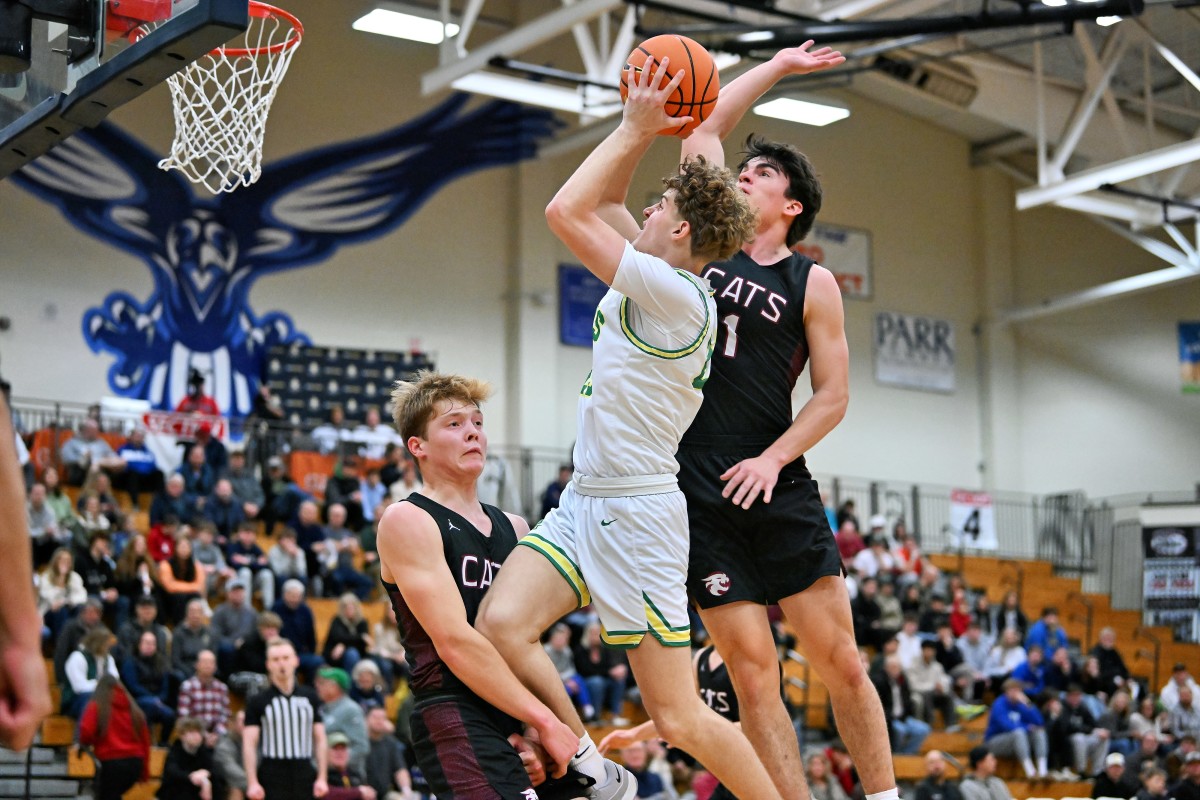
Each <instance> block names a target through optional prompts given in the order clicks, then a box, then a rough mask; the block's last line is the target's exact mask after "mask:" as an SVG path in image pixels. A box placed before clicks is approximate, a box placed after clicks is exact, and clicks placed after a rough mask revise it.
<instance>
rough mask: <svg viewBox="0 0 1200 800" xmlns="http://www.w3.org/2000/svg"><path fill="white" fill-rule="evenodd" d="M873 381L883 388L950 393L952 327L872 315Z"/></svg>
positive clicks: (939, 322) (947, 323) (953, 352)
mask: <svg viewBox="0 0 1200 800" xmlns="http://www.w3.org/2000/svg"><path fill="white" fill-rule="evenodd" d="M871 338H872V342H873V348H872V349H873V350H874V351H875V380H876V381H878V382H879V383H882V384H884V385H886V386H900V387H903V388H905V389H923V390H925V391H927V392H945V393H947V394H949V393H952V392H953V391H954V389H955V365H956V362H957V355H956V353H957V351H956V346H955V343H954V323H952V322H950V321H949V320H944V319H934V318H933V317H919V316H916V315H913V314H901V313H898V312H895V311H880V312H878V313H877V314H875V330H874V332H873V336H872V337H871Z"/></svg>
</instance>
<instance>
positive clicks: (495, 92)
mask: <svg viewBox="0 0 1200 800" xmlns="http://www.w3.org/2000/svg"><path fill="white" fill-rule="evenodd" d="M450 85H451V86H452V87H453V88H455V89H458V90H459V91H461V92H474V93H475V94H486V95H488V96H489V97H499V98H500V99H502V100H512V101H513V102H514V103H527V104H529V105H535V106H542V107H544V108H553V109H555V110H556V111H570V112H572V113H575V114H586V115H588V116H590V117H597V118H600V117H608V116H611V115H613V114H615V113H617V112H619V111H620V110H621V103H620V102H619V101H618V102H615V103H604V104H599V103H597V104H596V105H589V106H588V107H587V108H584V105H583V102H584V98H583V95H582V93H581V92H580V91H579V90H577V89H567V88H564V87H562V86H550V85H548V84H544V83H535V82H533V81H529V80H525V79H523V78H514V77H510V76H508V75H498V74H496V73H494V72H483V71H479V72H472V73H470V74H468V75H464V76H463V77H461V78H459V79H458V80H456V81H454V82H453V83H451V84H450ZM609 94H612V95H614V96H615V95H616V92H610V93H609Z"/></svg>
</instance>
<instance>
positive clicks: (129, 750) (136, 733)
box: [79, 675, 150, 800]
mask: <svg viewBox="0 0 1200 800" xmlns="http://www.w3.org/2000/svg"><path fill="white" fill-rule="evenodd" d="M79 743H80V744H81V745H83V746H84V747H90V748H91V750H92V752H93V753H94V754H95V756H96V760H97V761H99V762H100V769H99V772H98V773H97V775H96V784H95V797H96V800H121V796H122V795H123V794H125V792H127V791H129V789H130V787H132V786H133V785H134V784H135V783H137V782H138V781H140V780H147V779H148V778H149V777H150V766H149V765H150V726H149V725H147V724H146V717H145V715H144V714H142V710H141V709H140V708H138V707H137V704H136V703H134V702H133V700H132V698H130V696H129V692H128V691H127V690H126V689H125V686H124V684H122V683H121V682H120V681H119V680H117V679H116V678H114V677H113V676H111V675H105V676H104V677H102V678H101V679H100V680H99V681H98V682H97V684H96V690H95V691H94V692H93V693H92V698H91V700H89V701H88V704H87V706H86V707H85V708H84V709H83V716H82V717H81V718H80V720H79Z"/></svg>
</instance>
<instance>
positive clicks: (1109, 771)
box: [1092, 753, 1138, 800]
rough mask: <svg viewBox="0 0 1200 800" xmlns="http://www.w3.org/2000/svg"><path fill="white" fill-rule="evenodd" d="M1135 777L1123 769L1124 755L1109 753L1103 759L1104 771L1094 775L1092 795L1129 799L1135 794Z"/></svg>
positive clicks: (1122, 799)
mask: <svg viewBox="0 0 1200 800" xmlns="http://www.w3.org/2000/svg"><path fill="white" fill-rule="evenodd" d="M1137 791H1138V785H1137V778H1135V777H1134V776H1133V775H1131V774H1130V773H1129V770H1127V769H1125V756H1123V755H1121V754H1120V753H1109V754H1108V756H1106V757H1105V759H1104V771H1103V772H1101V773H1100V774H1099V775H1097V776H1096V783H1095V784H1093V786H1092V797H1119V798H1121V800H1129V798H1131V797H1133V796H1134V795H1135V794H1137Z"/></svg>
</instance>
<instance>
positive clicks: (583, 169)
mask: <svg viewBox="0 0 1200 800" xmlns="http://www.w3.org/2000/svg"><path fill="white" fill-rule="evenodd" d="M668 63H669V60H668V59H663V60H662V61H661V62H660V63H659V65H658V68H657V69H656V70H654V74H653V75H651V74H650V72H651V71H650V70H648V69H644V70H641V71H640V72H639V73H638V74H637V75H634V70H632V69H629V70H628V74H627V76H626V78H627V82H628V84H629V95H628V98H627V99H626V101H625V109H624V111H623V114H622V117H621V124H620V125H619V126H617V129H616V130H615V131H613V132H612V133H610V134H609V135H608V137H607V138H605V140H604V141H603V142H601V143H600V145H599V146H598V147H597V148H596V149H595V150H593V151H592V153H591V155H589V156H588V157H587V158H586V159H585V160H584V162H583V163H582V164H581V165H580V166H579V169H577V170H575V174H574V175H572V176H571V177H570V178H568V179H567V182H566V183H565V184H563V187H562V188H561V189H559V190H558V194H556V195H555V196H554V199H553V200H551V201H550V205H548V206H547V207H546V221H547V222H548V223H549V224H550V230H552V231H554V235H555V236H557V237H558V238H559V239H561V240H562V242H563V244H565V245H566V246H567V247H569V248H570V250H571V252H572V253H574V254H575V257H576V258H578V259H579V260H580V261H581V262H583V265H584V266H585V267H587V268H588V270H590V271H591V272H592V274H593V275H595V276H596V277H597V278H599V279H600V280H602V281H604V283H605V284H607V285H612V281H613V277H614V276H615V275H616V274H617V266H618V265H619V264H620V263H621V256H622V255H623V254H624V252H625V244H626V242H627V241H628V240H629V239H628V238H627V237H628V236H629V235H630V231H629V230H624V231H618V230H617V229H615V228H614V227H613V226H612V225H611V224H609V222H608V221H606V220H605V218H604V217H602V216H601V214H600V207H601V204H602V203H604V204H607V206H608V207H609V208H611V204H612V203H613V202H614V201H615V202H620V203H622V204H623V203H624V201H625V198H624V196H622V197H621V198H620V199H619V201H618V200H616V198H615V195H616V193H617V192H620V193H621V194H622V195H623V194H624V193H625V192H626V191H627V190H628V188H629V183H630V181H631V180H632V178H633V171H634V169H635V168H636V167H637V165H638V162H639V161H641V160H642V157H643V156H644V155H646V151H647V150H649V149H650V145H651V143H652V142H653V141H654V137H655V136H656V135H657V133H658V131H660V130H662V129H663V128H671V127H678V126H679V125H682V124H684V123H685V122H687V121H689V120H690V119H691V118H690V117H672V116H669V115H668V114H667V113H666V111H665V110H664V105H665V104H666V101H667V98H669V97H670V96H671V94H672V93H673V92H674V91H675V89H676V87H678V86H679V84H680V82H681V81H682V80H683V76H684V71H683V70H682V69H681V70H676V72H675V74H674V75H673V76H671V80H670V81H668V82H667V83H666V85H665V86H662V87H661V88H658V89H656V88H653V87H654V86H657V85H659V83H660V81H661V80H662V76H663V74H664V73H665V70H666V67H667V64H668ZM632 233H634V234H636V231H633V232H632Z"/></svg>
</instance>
